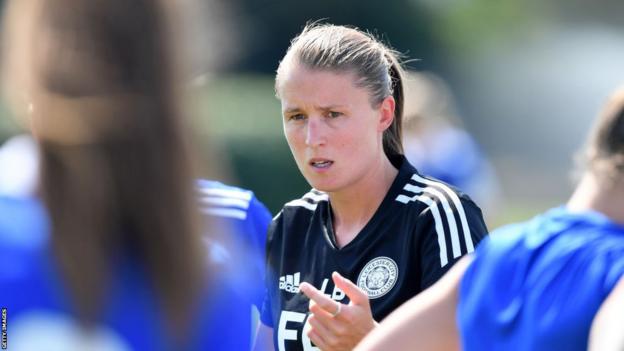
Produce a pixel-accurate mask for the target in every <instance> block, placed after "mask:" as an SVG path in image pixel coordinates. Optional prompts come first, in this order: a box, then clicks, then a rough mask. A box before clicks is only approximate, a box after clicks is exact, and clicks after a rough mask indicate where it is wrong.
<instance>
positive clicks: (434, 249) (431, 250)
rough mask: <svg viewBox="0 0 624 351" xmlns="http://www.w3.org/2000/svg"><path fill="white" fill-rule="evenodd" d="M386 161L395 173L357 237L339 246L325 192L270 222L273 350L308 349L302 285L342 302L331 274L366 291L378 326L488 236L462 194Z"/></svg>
mask: <svg viewBox="0 0 624 351" xmlns="http://www.w3.org/2000/svg"><path fill="white" fill-rule="evenodd" d="M392 161H393V164H394V165H395V167H397V168H398V169H399V173H398V175H397V177H396V179H395V180H394V182H393V183H392V185H391V187H390V190H389V191H388V193H387V194H386V197H385V198H384V200H383V201H382V203H381V205H380V206H379V208H378V209H377V211H376V212H375V214H374V215H373V217H372V218H371V220H370V221H369V222H368V223H367V224H366V226H365V227H364V228H363V229H362V230H361V231H360V233H358V235H357V236H356V237H355V238H354V239H353V240H352V241H351V242H349V243H348V244H347V245H345V246H344V247H342V248H340V249H338V248H337V246H336V240H335V236H334V232H333V224H332V219H333V218H332V212H331V206H330V203H329V200H328V196H327V194H325V193H323V192H320V191H318V190H316V189H312V190H311V191H310V192H308V193H307V194H305V195H304V196H303V197H302V198H301V199H298V200H294V201H291V202H289V203H287V204H286V205H285V206H284V208H283V209H282V211H281V212H280V213H279V214H278V215H277V216H276V217H275V218H274V219H273V222H272V224H271V226H270V228H269V233H268V239H267V270H266V272H267V275H266V287H267V296H266V298H265V301H264V304H263V308H262V313H261V320H262V323H264V324H265V325H267V326H269V327H272V328H273V329H274V333H273V335H274V338H273V339H274V343H275V347H276V349H279V350H309V349H310V347H311V346H312V344H311V342H310V340H309V338H308V337H307V336H306V335H305V333H303V332H302V330H303V327H304V325H305V323H306V319H307V314H308V302H309V299H308V298H307V297H306V296H305V295H303V293H300V292H299V284H300V283H301V282H304V281H306V282H308V283H310V284H312V285H313V286H315V287H316V288H317V289H319V290H321V291H322V292H324V293H325V294H326V295H328V296H331V298H332V299H334V300H336V301H339V302H341V303H348V301H349V300H348V297H347V296H346V295H345V294H344V293H343V292H342V291H340V290H339V289H337V288H336V287H335V286H334V283H333V280H332V279H331V274H332V272H333V271H337V272H339V273H340V274H342V276H344V277H345V278H347V279H350V280H351V281H353V282H355V283H356V284H357V285H358V286H359V287H360V288H362V289H363V290H364V291H366V293H367V294H368V296H369V298H370V303H371V308H372V312H373V318H375V320H377V321H380V320H381V319H383V318H384V317H385V316H387V315H388V314H389V313H390V312H392V311H393V310H394V309H395V308H397V307H398V306H399V305H401V304H402V303H404V302H405V301H407V300H409V299H410V298H411V297H413V296H414V295H416V294H418V293H419V292H421V291H422V290H424V289H425V288H427V287H429V286H430V285H432V284H433V283H434V282H436V281H437V280H438V279H439V278H440V277H441V276H442V275H443V274H444V273H445V272H446V271H448V270H449V268H450V267H451V266H452V265H453V264H454V263H455V262H456V261H458V260H459V258H460V257H461V256H462V255H464V254H466V253H469V252H472V251H473V250H474V247H475V246H476V244H477V243H478V242H479V241H480V240H481V239H483V237H484V236H485V235H486V234H487V228H486V226H485V223H484V221H483V217H482V215H481V210H480V209H479V207H477V205H475V204H474V202H472V200H470V198H469V197H468V196H467V195H465V194H462V193H461V192H459V191H457V190H456V189H454V188H452V187H451V186H449V185H447V184H445V183H442V182H440V181H437V180H434V179H431V178H427V177H424V176H422V175H420V174H418V172H417V171H416V169H415V168H414V167H413V166H412V165H410V164H409V162H408V161H407V160H406V159H405V158H404V157H400V158H396V159H394V160H392Z"/></svg>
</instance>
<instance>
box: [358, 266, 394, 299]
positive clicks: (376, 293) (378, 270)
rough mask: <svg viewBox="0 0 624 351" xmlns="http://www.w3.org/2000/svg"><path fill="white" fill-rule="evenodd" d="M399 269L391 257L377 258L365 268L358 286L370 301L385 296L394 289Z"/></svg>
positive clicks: (359, 277) (359, 278)
mask: <svg viewBox="0 0 624 351" xmlns="http://www.w3.org/2000/svg"><path fill="white" fill-rule="evenodd" d="M398 274H399V267H398V266H397V264H396V262H394V260H393V259H391V258H390V257H384V256H382V257H377V258H374V259H372V260H371V261H370V262H368V263H367V264H366V266H364V268H363V269H362V271H361V272H360V275H359V276H358V279H357V285H358V286H359V287H360V288H361V289H362V290H364V291H366V293H367V294H368V298H369V299H376V298H379V297H382V296H384V295H385V294H386V293H388V291H390V289H392V288H393V287H394V284H395V283H396V281H397V276H398Z"/></svg>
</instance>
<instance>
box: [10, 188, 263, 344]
mask: <svg viewBox="0 0 624 351" xmlns="http://www.w3.org/2000/svg"><path fill="white" fill-rule="evenodd" d="M198 190H199V193H200V201H201V208H202V211H203V212H204V213H206V214H207V216H206V218H211V219H212V220H211V221H210V226H209V227H206V228H207V230H213V231H218V232H219V233H220V234H221V235H218V234H219V233H212V234H215V235H211V236H207V238H211V239H205V244H206V247H207V252H208V258H209V261H210V264H211V266H212V267H218V269H216V270H215V271H216V273H214V274H215V276H212V277H211V279H210V280H207V284H206V290H205V292H204V294H203V297H202V299H201V300H200V301H197V303H196V308H195V312H196V313H195V315H194V316H193V320H192V323H191V325H192V327H193V330H191V337H190V338H189V340H188V342H189V344H188V345H186V346H184V349H189V350H207V349H209V350H248V349H249V348H250V344H251V336H252V333H251V328H252V320H253V317H252V306H253V305H256V306H257V305H258V304H260V301H262V293H263V289H262V287H263V275H264V272H263V267H264V264H263V262H264V258H263V257H264V256H263V255H264V240H265V236H266V228H267V226H268V224H269V222H270V220H271V218H270V214H269V212H268V211H267V209H266V208H265V207H264V206H263V205H262V204H261V203H260V202H259V201H258V200H257V199H256V198H255V197H254V196H253V193H251V192H250V191H246V190H242V189H238V188H234V187H228V186H225V185H223V184H220V183H217V182H210V181H203V180H202V181H199V182H198ZM49 228H50V226H49V219H48V217H47V213H46V210H45V208H43V206H42V204H41V202H40V201H39V200H38V199H36V198H32V197H15V196H2V195H0V266H1V267H2V269H1V270H0V287H1V289H0V305H2V306H1V307H3V308H6V309H7V319H8V320H7V322H8V323H7V331H8V335H7V337H8V338H7V339H8V340H7V341H8V345H7V346H8V350H11V349H13V348H17V347H18V346H19V347H20V349H47V350H51V349H52V350H67V349H75V347H76V345H82V346H81V347H87V346H85V344H84V342H85V340H84V339H80V338H79V337H78V333H77V331H78V330H79V329H78V325H77V323H76V321H75V319H74V318H73V314H72V307H71V306H72V305H71V300H70V296H69V292H68V291H67V289H66V287H65V286H64V284H63V282H62V279H61V276H60V273H59V272H58V270H57V265H56V263H55V260H54V256H53V254H52V252H51V248H50V242H49V238H50V231H49ZM113 272H114V274H113V278H112V281H111V285H110V292H109V294H108V295H107V298H106V300H105V301H104V307H103V311H105V312H104V316H103V317H102V320H100V321H99V323H98V325H97V326H96V328H95V329H94V331H93V332H92V333H91V334H90V338H89V341H88V342H89V343H92V345H97V346H98V347H99V348H98V350H173V349H179V346H174V345H173V344H172V342H171V340H170V338H169V337H168V335H170V333H169V332H168V331H167V329H166V323H165V318H166V317H165V316H164V314H163V311H162V309H161V308H160V306H159V304H158V301H157V298H156V296H155V293H154V291H153V290H152V289H151V288H150V286H151V284H150V281H149V280H148V278H147V273H146V272H144V271H143V270H142V268H141V265H140V264H139V263H138V262H136V261H135V259H134V258H133V257H132V256H128V255H125V256H124V255H120V257H119V258H118V260H116V261H115V262H114V263H113ZM215 282H216V283H215ZM79 343H82V344H79Z"/></svg>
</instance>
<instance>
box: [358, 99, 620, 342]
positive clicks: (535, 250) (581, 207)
mask: <svg viewBox="0 0 624 351" xmlns="http://www.w3.org/2000/svg"><path fill="white" fill-rule="evenodd" d="M587 150H588V151H587V152H586V158H585V159H586V164H587V165H586V171H585V172H584V175H583V177H582V179H581V182H580V183H579V185H578V186H577V188H576V191H575V192H574V194H573V195H572V197H571V199H570V200H569V201H568V203H567V205H566V206H562V207H559V208H556V209H553V210H550V211H549V212H546V213H545V214H542V215H540V216H538V217H536V218H534V219H533V220H531V221H529V222H527V223H522V224H515V225H510V226H507V227H503V228H501V229H499V230H497V231H495V232H493V233H492V235H490V236H489V237H488V239H486V240H484V241H483V243H482V244H481V245H480V246H479V248H478V249H477V251H476V252H475V253H474V255H471V256H474V257H470V256H469V257H466V259H463V260H462V261H461V262H460V263H459V264H458V265H457V266H455V268H453V270H452V271H451V272H449V274H447V275H446V276H445V277H444V278H443V279H442V280H440V282H438V283H437V284H435V285H434V286H432V287H431V288H430V289H429V290H427V291H426V292H424V293H423V294H421V295H420V296H418V297H416V298H414V299H413V300H411V301H409V302H408V303H406V304H405V305H404V306H402V307H401V308H400V309H398V310H397V311H396V312H395V313H393V314H392V315H391V316H390V317H388V318H387V319H386V320H385V321H384V322H383V323H381V326H380V327H379V328H378V329H377V330H375V332H374V333H371V335H369V337H367V339H365V340H364V342H363V343H362V345H361V346H360V347H359V348H358V350H386V349H387V350H411V349H413V348H414V347H413V346H414V343H416V342H417V343H418V344H417V345H418V346H419V347H422V349H423V350H453V349H458V348H459V347H460V346H461V348H462V349H465V350H586V349H587V347H588V339H589V335H590V328H592V322H594V326H593V328H594V329H593V330H592V334H593V336H594V340H593V342H592V346H593V347H595V349H601V347H604V346H613V345H605V344H602V346H601V342H600V341H601V340H600V339H597V338H600V337H603V338H609V339H608V340H610V342H619V343H620V345H621V337H620V335H621V325H617V326H614V325H611V326H609V325H608V324H609V323H608V321H610V320H612V321H617V320H618V319H617V318H613V317H614V314H613V313H611V314H610V313H609V312H608V308H606V305H605V307H603V308H601V305H602V304H603V302H604V301H605V300H606V301H607V304H610V305H611V307H616V306H618V305H619V306H621V301H622V298H621V294H622V289H624V90H621V91H619V92H618V93H617V94H615V95H614V96H613V98H612V99H611V100H610V102H609V103H608V105H607V106H606V108H605V110H604V111H603V113H602V114H601V116H600V118H598V120H597V121H596V124H595V127H594V130H593V133H592V134H591V137H590V139H589V143H588V147H587ZM612 291H613V292H612ZM610 294H611V295H612V297H610V298H609V299H607V297H608V296H609V295H610ZM599 309H601V310H602V311H601V313H600V314H598V316H601V315H602V317H598V320H597V321H594V319H595V316H596V315H597V312H598V311H599ZM619 315H621V313H619ZM614 327H615V328H614ZM617 328H619V329H617ZM616 330H619V332H617V331H616Z"/></svg>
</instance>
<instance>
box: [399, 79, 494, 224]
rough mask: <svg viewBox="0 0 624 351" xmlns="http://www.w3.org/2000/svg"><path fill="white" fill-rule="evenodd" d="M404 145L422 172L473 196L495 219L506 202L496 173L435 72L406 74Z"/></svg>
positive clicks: (447, 88) (411, 161)
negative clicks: (503, 200)
mask: <svg viewBox="0 0 624 351" xmlns="http://www.w3.org/2000/svg"><path fill="white" fill-rule="evenodd" d="M403 148H404V151H405V157H406V158H407V159H408V160H409V161H410V163H411V164H412V165H414V167H415V168H416V169H417V170H418V171H419V172H422V173H424V174H427V175H429V176H431V177H434V178H436V179H439V180H441V181H443V182H445V183H448V184H450V185H453V186H455V187H457V188H458V189H460V190H461V191H463V192H465V193H467V194H470V197H471V198H473V199H474V200H475V202H476V203H478V204H479V206H480V207H481V209H482V210H483V214H484V216H485V217H486V219H487V220H488V221H492V219H493V218H495V216H496V213H497V212H499V207H500V205H501V190H500V184H499V181H498V176H497V175H496V171H495V170H494V167H493V166H492V164H491V163H490V161H489V160H488V158H487V157H486V155H485V154H484V152H483V151H482V149H481V147H480V145H479V144H478V143H477V141H476V140H475V139H474V137H473V136H472V135H470V133H468V132H467V131H466V130H465V129H464V128H463V126H462V123H461V120H460V118H459V117H458V113H457V111H456V106H455V102H454V98H453V94H452V93H451V91H450V89H449V87H448V86H447V84H446V83H445V82H444V81H443V80H442V78H440V77H439V76H437V75H435V74H434V73H431V72H415V71H410V72H408V74H407V78H406V79H405V119H404V123H403Z"/></svg>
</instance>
